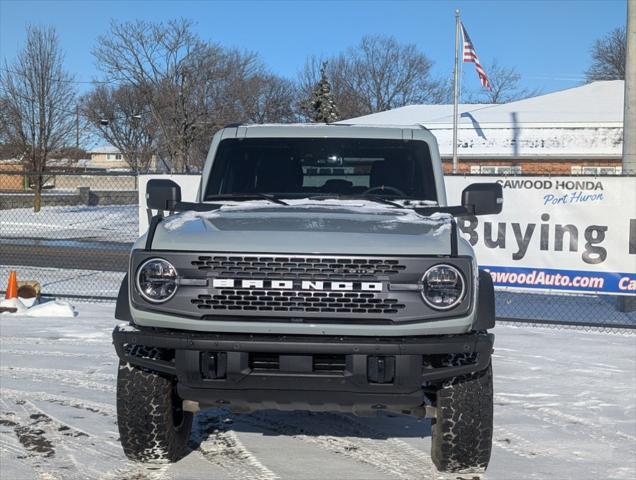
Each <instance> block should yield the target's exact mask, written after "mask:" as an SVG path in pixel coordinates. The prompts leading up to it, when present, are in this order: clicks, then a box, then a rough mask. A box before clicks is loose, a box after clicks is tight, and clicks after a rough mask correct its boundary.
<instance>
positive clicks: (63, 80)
mask: <svg viewBox="0 0 636 480" xmlns="http://www.w3.org/2000/svg"><path fill="white" fill-rule="evenodd" d="M0 70H2V71H4V72H7V73H13V74H15V75H21V76H23V77H28V75H26V74H25V73H22V72H18V71H15V70H12V69H10V68H6V67H0ZM47 80H48V81H50V82H60V83H75V84H78V85H95V84H103V85H107V84H113V83H117V82H116V81H115V80H91V81H88V80H70V79H66V78H52V77H49V78H47Z"/></svg>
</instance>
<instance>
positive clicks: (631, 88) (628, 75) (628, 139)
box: [623, 0, 636, 173]
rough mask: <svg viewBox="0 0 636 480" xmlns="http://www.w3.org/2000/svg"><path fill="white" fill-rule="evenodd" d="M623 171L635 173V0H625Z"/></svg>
mask: <svg viewBox="0 0 636 480" xmlns="http://www.w3.org/2000/svg"><path fill="white" fill-rule="evenodd" d="M625 40H626V42H627V46H626V47H627V51H626V55H625V110H624V117H623V172H625V173H636V0H627V35H626V36H625Z"/></svg>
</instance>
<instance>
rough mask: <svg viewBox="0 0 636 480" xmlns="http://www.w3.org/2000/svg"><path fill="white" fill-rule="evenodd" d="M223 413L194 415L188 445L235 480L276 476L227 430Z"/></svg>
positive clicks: (270, 479)
mask: <svg viewBox="0 0 636 480" xmlns="http://www.w3.org/2000/svg"><path fill="white" fill-rule="evenodd" d="M225 416H226V415H225V414H224V413H219V412H214V411H212V412H203V413H199V414H198V415H196V416H195V419H194V424H193V426H192V434H191V437H190V438H191V443H192V446H193V447H194V448H196V450H197V451H199V452H200V453H201V455H202V456H203V458H205V459H206V460H207V461H208V462H210V463H212V464H214V465H216V466H218V467H220V468H222V469H223V470H225V471H226V472H227V473H228V475H230V477H231V478H235V479H236V480H276V479H279V478H280V477H279V476H278V475H276V474H275V473H274V472H272V471H271V470H270V469H269V468H267V467H266V466H265V465H263V464H262V463H261V462H260V461H259V460H258V459H257V458H256V457H255V456H254V455H253V454H252V453H251V452H250V451H249V450H248V449H247V448H246V447H245V446H244V445H243V443H242V442H241V440H240V439H239V438H238V436H237V435H236V433H235V432H233V431H231V430H228V429H227V427H226V425H225V423H224V422H223V420H222V417H225Z"/></svg>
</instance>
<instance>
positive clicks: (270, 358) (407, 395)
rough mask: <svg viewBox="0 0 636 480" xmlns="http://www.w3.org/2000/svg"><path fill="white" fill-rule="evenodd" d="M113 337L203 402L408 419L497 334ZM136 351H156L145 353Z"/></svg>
mask: <svg viewBox="0 0 636 480" xmlns="http://www.w3.org/2000/svg"><path fill="white" fill-rule="evenodd" d="M113 341H114V344H115V349H116V350H117V354H118V355H119V357H120V359H121V360H123V361H125V362H129V363H130V364H132V365H136V366H139V367H143V368H146V369H149V370H152V371H156V372H159V373H163V374H166V375H171V376H175V377H176V378H177V380H178V392H179V395H180V396H181V397H182V398H183V399H186V400H192V401H196V402H199V404H200V405H201V406H218V405H229V406H230V407H231V408H235V409H237V410H253V409H263V408H276V409H281V410H296V409H303V410H305V409H306V410H342V411H354V412H357V413H363V412H370V411H373V410H377V409H387V410H391V411H399V412H404V413H409V412H411V411H413V410H414V409H417V408H418V407H420V406H421V405H422V403H423V399H424V397H423V395H424V388H426V387H428V386H433V387H434V385H435V384H437V383H439V382H442V381H444V380H447V379H449V378H452V377H456V376H460V375H465V374H469V373H472V372H477V371H481V370H483V369H485V368H486V367H487V366H488V365H489V364H490V357H491V353H492V348H493V341H494V335H492V334H488V333H471V334H464V335H441V336H425V337H372V338H370V337H332V336H317V335H314V336H299V335H244V334H211V333H203V332H185V331H175V330H161V329H150V328H139V327H131V326H118V327H116V328H115V330H114V331H113ZM139 345H143V346H146V347H154V348H156V349H158V350H157V351H158V352H160V353H159V355H157V354H154V355H148V353H147V352H148V348H146V349H140V348H134V347H135V346H139ZM423 387H424V388H423Z"/></svg>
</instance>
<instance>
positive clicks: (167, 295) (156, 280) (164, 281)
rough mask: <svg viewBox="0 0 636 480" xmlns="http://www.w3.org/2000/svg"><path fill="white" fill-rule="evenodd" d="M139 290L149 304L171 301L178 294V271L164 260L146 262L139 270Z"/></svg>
mask: <svg viewBox="0 0 636 480" xmlns="http://www.w3.org/2000/svg"><path fill="white" fill-rule="evenodd" d="M137 290H139V293H140V294H141V296H142V297H143V298H144V299H145V300H148V301H149V302H153V303H161V302H165V301H167V300H170V299H171V298H172V297H173V296H174V294H175V293H177V270H176V269H175V268H174V266H173V265H172V264H171V263H170V262H168V261H166V260H164V259H162V258H151V259H150V260H146V261H145V262H144V263H143V264H142V265H141V266H140V267H139V269H138V270H137Z"/></svg>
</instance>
